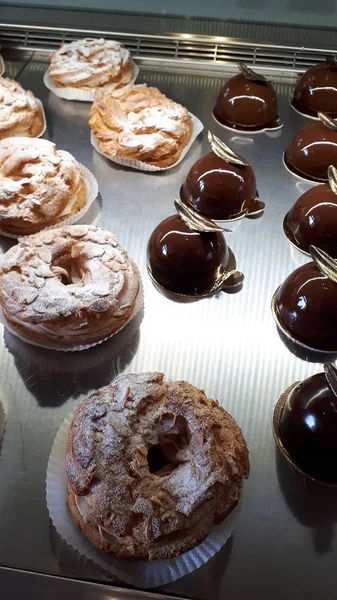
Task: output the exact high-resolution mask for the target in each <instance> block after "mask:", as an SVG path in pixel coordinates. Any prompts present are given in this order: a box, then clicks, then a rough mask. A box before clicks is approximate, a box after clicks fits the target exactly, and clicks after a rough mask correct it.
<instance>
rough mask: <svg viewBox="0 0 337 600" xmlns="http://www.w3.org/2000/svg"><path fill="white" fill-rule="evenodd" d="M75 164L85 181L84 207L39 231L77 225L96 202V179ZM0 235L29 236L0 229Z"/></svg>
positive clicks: (85, 168)
mask: <svg viewBox="0 0 337 600" xmlns="http://www.w3.org/2000/svg"><path fill="white" fill-rule="evenodd" d="M77 164H78V166H79V168H80V171H81V173H82V175H83V179H84V181H85V185H86V188H87V200H86V203H85V205H84V206H83V208H81V210H79V211H77V213H75V214H74V215H72V216H71V217H69V218H68V219H64V220H63V221H60V222H59V223H55V224H54V225H49V226H46V227H41V229H40V230H39V231H43V230H45V229H58V228H59V227H65V226H66V225H74V223H77V221H79V220H80V219H82V217H84V215H85V214H86V213H87V212H88V210H89V208H90V207H91V205H92V203H93V202H94V201H95V200H96V198H97V195H98V183H97V180H96V177H95V176H94V175H93V173H92V172H91V171H89V169H87V167H85V166H84V165H82V164H81V163H77ZM0 235H2V236H4V237H8V238H11V239H20V238H22V237H24V236H25V235H29V233H27V234H18V233H7V231H4V230H3V229H0Z"/></svg>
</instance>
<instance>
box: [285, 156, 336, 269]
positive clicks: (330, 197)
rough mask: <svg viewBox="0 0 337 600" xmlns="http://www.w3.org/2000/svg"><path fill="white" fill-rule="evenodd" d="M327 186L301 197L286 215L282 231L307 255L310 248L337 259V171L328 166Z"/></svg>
mask: <svg viewBox="0 0 337 600" xmlns="http://www.w3.org/2000/svg"><path fill="white" fill-rule="evenodd" d="M328 175H329V183H325V184H323V185H318V186H315V187H312V188H311V189H310V190H308V191H307V192H305V193H304V194H302V196H300V197H299V199H298V200H297V201H296V202H295V204H294V206H293V207H292V208H291V210H290V211H289V212H288V214H287V215H286V216H285V219H284V222H283V230H284V233H285V235H286V236H287V238H288V240H289V241H290V243H291V244H293V245H294V246H295V247H296V248H298V249H299V250H301V251H302V252H305V253H306V254H309V248H310V246H317V247H318V248H321V249H322V250H325V252H327V253H328V254H329V255H330V256H331V257H332V258H337V169H336V168H335V167H333V166H332V165H330V167H329V169H328Z"/></svg>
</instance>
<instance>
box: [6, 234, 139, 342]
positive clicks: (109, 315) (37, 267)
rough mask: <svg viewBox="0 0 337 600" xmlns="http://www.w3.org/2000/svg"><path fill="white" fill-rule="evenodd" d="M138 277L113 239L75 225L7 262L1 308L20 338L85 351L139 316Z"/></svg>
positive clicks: (20, 247) (23, 243) (31, 242)
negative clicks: (136, 313)
mask: <svg viewBox="0 0 337 600" xmlns="http://www.w3.org/2000/svg"><path fill="white" fill-rule="evenodd" d="M139 296H140V297H141V282H140V276H139V274H138V270H137V268H136V266H135V265H134V263H133V262H132V261H131V260H130V259H129V257H128V255H127V253H126V252H125V250H124V249H123V248H122V247H121V246H120V245H119V244H118V242H117V240H116V238H115V237H114V236H113V235H112V233H110V232H108V231H103V230H101V229H99V228H98V227H94V226H90V225H70V226H65V227H60V228H58V229H53V230H44V231H40V232H39V233H35V234H34V235H29V236H25V237H23V238H21V239H20V240H19V243H18V244H16V245H15V246H13V247H12V248H10V249H9V250H8V251H7V252H6V253H5V254H4V256H3V258H2V262H1V267H0V306H1V307H2V311H3V315H4V318H5V321H6V322H7V323H8V325H9V327H10V329H11V330H13V331H14V332H16V333H17V334H18V335H19V337H23V338H24V339H25V340H26V341H31V342H33V343H38V344H39V343H40V344H45V343H46V342H53V343H56V344H57V345H58V347H60V348H61V349H62V347H67V348H69V347H73V349H74V350H81V349H82V348H81V346H82V345H83V344H86V345H87V344H90V345H92V344H95V343H98V342H100V341H103V340H105V339H106V338H108V337H109V336H111V335H113V334H114V333H116V332H117V331H119V329H121V328H122V327H124V325H126V323H127V322H128V321H129V320H130V319H131V318H132V317H133V316H134V314H135V308H136V302H137V300H138V297H139Z"/></svg>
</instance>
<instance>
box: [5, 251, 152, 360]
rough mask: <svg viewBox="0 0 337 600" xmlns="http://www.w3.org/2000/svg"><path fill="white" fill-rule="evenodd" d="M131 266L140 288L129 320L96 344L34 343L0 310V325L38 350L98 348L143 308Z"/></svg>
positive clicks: (141, 297)
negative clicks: (11, 323)
mask: <svg viewBox="0 0 337 600" xmlns="http://www.w3.org/2000/svg"><path fill="white" fill-rule="evenodd" d="M132 264H133V266H134V267H135V269H136V270H137V273H138V277H139V281H140V287H139V291H138V296H137V298H136V304H135V308H134V311H133V313H132V314H131V316H130V317H129V319H128V320H127V321H125V323H124V324H123V325H122V327H121V328H120V329H118V331H115V332H114V333H112V334H111V335H108V336H107V337H105V338H103V339H102V340H99V341H98V342H94V343H93V344H81V345H69V346H65V345H61V344H58V343H57V342H52V341H49V340H45V341H44V342H43V343H41V342H36V341H35V340H32V339H30V338H29V337H26V336H25V335H23V334H22V333H21V332H18V331H17V330H16V329H14V328H13V327H11V325H10V323H8V321H7V319H6V318H5V316H4V314H3V311H2V309H1V308H0V323H2V325H3V326H4V327H6V328H7V329H8V331H10V333H12V334H13V335H16V336H17V337H18V338H20V340H22V341H23V342H27V343H28V344H31V345H32V346H38V347H39V348H46V349H47V350H57V351H59V352H81V351H82V350H88V349H89V348H93V347H94V346H98V345H99V344H102V343H103V342H106V340H109V339H110V338H112V337H113V336H114V335H117V334H118V333H119V332H120V331H122V330H123V329H124V327H125V326H126V325H127V324H128V323H130V321H131V320H132V319H133V318H134V317H135V316H136V315H137V314H138V312H139V311H140V310H141V309H142V308H143V305H144V291H143V284H142V280H141V277H140V273H139V270H138V267H137V266H136V264H135V263H134V262H133V261H132Z"/></svg>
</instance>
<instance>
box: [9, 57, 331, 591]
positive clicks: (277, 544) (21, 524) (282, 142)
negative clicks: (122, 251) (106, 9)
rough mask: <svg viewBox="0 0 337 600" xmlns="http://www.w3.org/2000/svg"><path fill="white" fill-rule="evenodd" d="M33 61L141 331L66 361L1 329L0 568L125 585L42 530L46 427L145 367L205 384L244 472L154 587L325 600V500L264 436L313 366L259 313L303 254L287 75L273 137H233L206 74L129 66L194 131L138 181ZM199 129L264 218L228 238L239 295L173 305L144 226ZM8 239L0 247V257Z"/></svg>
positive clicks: (30, 70) (84, 110) (150, 223)
mask: <svg viewBox="0 0 337 600" xmlns="http://www.w3.org/2000/svg"><path fill="white" fill-rule="evenodd" d="M14 66H15V65H14ZM14 66H13V69H14ZM46 67H47V65H46V63H45V62H42V61H41V62H38V61H31V62H30V63H29V64H28V65H27V66H26V68H25V69H24V70H23V71H22V72H21V74H20V76H19V81H20V82H21V83H22V85H23V86H24V87H27V88H30V89H32V90H33V91H34V92H35V94H36V95H37V96H38V97H39V98H41V100H42V101H43V103H44V106H45V111H46V117H47V123H48V130H47V133H46V137H47V138H49V139H50V140H52V141H53V142H55V143H56V144H57V146H58V147H59V148H64V149H66V150H68V151H70V152H72V153H73V154H74V156H75V157H76V158H77V159H78V160H79V161H80V162H82V163H83V164H85V165H86V166H87V167H88V168H89V169H91V170H92V171H93V172H94V174H95V175H96V177H97V179H98V182H99V186H100V197H99V200H98V201H97V202H96V203H95V204H94V206H93V208H92V209H91V210H90V213H89V214H88V215H87V217H86V218H85V222H89V219H90V220H92V222H95V223H96V224H98V225H100V226H102V227H104V228H106V229H109V230H111V231H112V232H113V233H114V234H115V235H116V236H117V238H118V239H119V241H120V242H121V243H122V244H123V246H125V248H126V249H127V250H128V252H129V253H130V255H131V256H132V257H133V259H134V260H135V261H136V262H137V264H138V266H139V268H140V270H141V273H142V276H143V282H144V289H145V314H144V319H143V322H142V323H141V326H140V329H139V330H138V331H137V330H135V331H134V330H132V329H131V330H130V329H129V330H126V332H125V335H124V337H123V339H122V340H119V342H118V343H117V342H115V341H113V342H108V343H106V344H103V345H102V346H100V347H98V348H96V349H93V350H89V351H87V352H84V353H80V354H78V353H77V354H75V355H65V354H63V353H53V352H49V351H45V350H39V349H34V348H33V347H31V346H29V345H26V344H25V343H23V342H20V340H18V339H16V338H15V337H13V336H12V335H11V334H9V333H7V332H5V331H3V329H2V326H0V327H1V329H0V364H1V377H0V398H2V399H5V401H6V402H7V403H8V421H7V427H6V431H5V435H4V438H3V443H2V447H1V451H0V532H1V534H0V565H2V566H8V567H15V568H19V569H24V570H28V571H35V572H40V573H45V574H50V575H61V576H63V577H69V578H74V579H81V580H91V581H100V582H105V583H106V582H112V583H114V584H117V585H121V586H123V585H124V584H123V583H121V582H115V581H113V580H112V579H111V578H110V577H109V576H108V575H107V574H105V573H103V572H102V571H101V570H100V568H98V567H96V566H95V565H93V564H92V563H88V562H87V561H86V560H85V559H83V558H81V557H79V556H78V555H77V554H76V553H75V552H74V551H72V550H71V549H70V548H69V547H68V546H67V545H66V544H65V543H64V542H63V541H62V540H61V539H60V538H59V536H58V535H57V534H56V533H55V530H54V529H53V527H52V526H51V524H50V522H49V518H48V513H47V508H46V500H45V472H46V466H47V461H48V456H49V452H50V449H51V446H52V443H53V439H54V437H55V434H56V432H57V429H58V427H59V426H60V424H61V422H62V421H63V419H64V418H65V416H66V415H67V414H68V413H69V412H70V411H72V410H73V408H74V407H75V406H76V404H77V403H78V402H79V401H80V399H81V398H82V397H83V396H84V395H85V394H87V393H88V392H89V391H90V390H91V389H93V388H98V387H100V386H102V385H105V384H107V383H108V382H109V381H110V380H111V379H112V378H113V377H114V376H115V375H117V374H118V373H119V372H121V371H127V372H141V371H147V370H151V371H153V370H158V371H163V372H164V373H165V375H166V377H167V378H171V379H180V378H183V379H186V380H188V381H190V382H191V383H193V384H194V385H196V386H198V387H200V388H204V389H205V391H206V393H207V394H208V396H209V397H211V398H217V399H218V400H219V402H220V403H221V405H222V406H224V407H225V408H226V409H227V410H228V411H229V412H230V413H231V414H232V415H233V416H234V417H235V419H236V420H237V422H238V423H239V425H240V426H241V427H242V429H243V432H244V435H245V437H246V440H247V443H248V447H249V450H250V459H251V475H250V478H249V480H248V482H247V484H246V485H245V487H244V493H243V499H242V511H241V518H240V522H239V523H238V526H237V527H236V529H235V531H234V535H233V536H232V538H231V540H230V541H229V542H228V543H227V545H226V546H225V547H224V548H223V550H222V551H221V552H219V553H218V554H217V555H216V556H215V557H214V558H213V559H212V560H211V561H210V562H209V563H208V564H207V565H205V566H204V567H202V568H200V569H199V570H198V571H195V572H194V573H192V574H191V575H189V576H187V577H185V578H183V579H181V580H180V581H177V582H175V583H173V584H171V585H167V586H166V587H165V588H164V589H163V590H157V592H162V593H164V592H167V593H170V594H173V595H179V596H186V597H189V598H195V599H200V600H208V599H210V598H212V599H214V600H215V599H219V600H220V599H222V598H227V599H228V600H247V598H259V599H260V600H269V599H270V598H273V599H274V600H284V598H287V600H300V599H305V600H309V599H310V600H328V598H334V597H335V596H336V589H337V569H336V552H337V544H336V536H335V532H334V523H335V521H336V519H337V502H336V497H335V494H334V493H333V492H331V491H327V490H326V489H320V488H317V487H313V486H310V487H309V486H308V484H307V483H306V482H305V481H304V480H301V479H299V478H298V477H297V476H295V475H294V474H293V473H292V472H291V471H290V470H289V468H288V466H287V465H285V464H284V463H283V462H282V460H281V459H280V458H279V456H278V453H277V452H275V445H274V440H273V435H272V430H271V418H272V411H273V406H274V403H275V402H276V400H277V398H278V396H279V395H280V393H281V392H282V390H284V389H285V388H286V387H287V386H289V385H290V384H291V383H292V382H294V381H298V380H301V379H303V378H305V377H307V376H309V375H312V374H314V373H316V372H318V371H320V370H321V369H322V366H321V364H320V363H319V362H315V360H317V359H316V358H315V357H309V358H310V360H303V358H301V357H299V356H295V355H294V354H293V352H292V351H291V350H290V349H288V348H287V347H286V346H285V344H284V343H283V341H282V340H281V338H280V336H279V334H278V332H277V329H276V326H275V323H274V320H273V317H272V314H271V310H270V302H271V297H272V294H273V292H274V290H275V289H276V287H277V286H278V285H279V284H280V283H281V282H282V281H283V279H284V278H285V277H286V276H287V275H288V274H289V273H290V272H291V271H293V270H294V269H295V268H296V267H297V266H298V261H300V262H301V261H303V260H306V257H301V255H299V254H297V253H295V252H294V250H293V249H292V248H291V246H290V244H289V243H288V241H287V239H286V238H285V236H284V234H283V231H282V221H283V217H284V215H285V214H286V212H287V211H288V210H289V209H290V207H291V205H292V204H293V202H294V201H295V200H296V199H297V197H298V196H299V195H300V194H301V193H302V192H303V191H304V190H306V189H308V187H309V185H308V184H306V183H302V182H300V181H298V180H297V179H296V178H294V177H292V176H291V175H290V174H289V173H288V172H287V171H286V170H285V168H284V167H283V165H282V153H283V151H284V149H285V148H286V146H287V144H288V142H289V141H290V140H291V138H292V136H293V135H294V134H295V132H296V130H297V129H299V128H300V127H302V126H304V125H305V124H306V123H307V121H306V120H305V119H304V118H303V117H301V116H300V115H298V114H296V113H295V112H294V111H293V110H292V109H291V107H290V106H289V100H288V98H289V94H290V91H291V88H292V86H293V81H290V83H289V81H288V82H287V81H286V80H285V81H284V82H281V83H280V82H279V83H277V84H276V89H277V92H278V98H279V112H280V115H281V119H282V120H283V122H284V128H283V129H282V130H281V132H280V133H279V136H278V137H272V136H268V135H266V134H261V135H254V136H251V137H249V136H244V137H242V136H239V135H237V134H235V133H231V132H230V131H227V130H225V129H222V128H221V127H220V126H218V125H217V124H216V123H215V122H214V120H213V118H212V108H213V104H214V101H215V98H216V95H217V92H218V90H219V88H220V86H221V79H219V78H216V77H213V76H212V77H207V76H204V75H203V76H201V75H200V76H198V75H197V74H193V75H191V74H190V75H189V74H188V73H186V74H183V73H181V72H179V75H177V74H175V73H174V72H169V71H165V72H164V71H143V70H142V71H141V73H140V81H144V82H145V81H146V82H148V83H149V84H150V85H154V86H158V87H159V88H160V89H161V90H162V91H163V92H164V93H166V94H167V95H168V96H169V97H171V98H173V99H174V100H176V101H178V102H180V103H182V104H184V105H185V106H187V107H188V109H189V110H190V111H191V112H193V113H194V114H195V115H197V116H198V117H199V118H200V119H201V120H202V122H203V123H204V125H205V132H204V134H203V135H201V136H200V137H199V138H198V139H197V141H196V142H195V143H194V145H193V147H192V149H191V150H190V152H189V153H188V155H187V156H186V158H185V160H184V161H183V162H182V163H181V164H180V165H179V166H178V167H177V168H173V169H171V170H169V171H166V172H163V173H154V174H153V173H141V172H137V171H133V170H127V169H124V168H122V167H119V166H117V165H114V164H112V163H110V162H109V161H107V160H105V159H104V158H103V157H102V156H100V155H99V154H97V152H95V151H94V149H93V148H92V147H91V145H90V142H89V127H88V125H87V118H88V112H89V106H88V105H87V104H83V103H74V102H72V103H71V102H67V101H63V100H59V99H58V98H56V97H55V96H54V95H53V94H51V93H50V92H49V91H48V90H47V89H46V88H45V87H44V85H43V82H42V77H43V73H44V71H45V69H46ZM13 72H14V70H13ZM225 76H226V74H225V73H224V77H225ZM208 128H210V129H211V130H212V131H213V132H214V133H216V134H217V135H219V136H220V137H221V138H222V139H223V140H224V141H225V142H227V143H228V144H230V145H231V147H232V148H233V149H234V150H236V151H237V152H239V153H241V154H242V155H243V156H244V157H245V158H246V159H247V160H248V161H249V162H250V163H251V164H252V166H253V167H254V170H255V174H256V177H257V183H258V190H259V193H260V199H261V200H263V201H264V202H265V203H266V210H265V213H264V215H263V217H262V218H259V219H255V220H253V219H251V220H249V219H244V220H242V221H241V222H239V223H237V224H235V226H233V229H234V231H233V232H232V233H230V234H227V240H228V243H229V245H230V247H231V248H232V250H233V252H234V253H235V256H236V260H237V267H238V269H239V270H241V271H242V272H243V273H244V274H245V281H244V285H243V289H242V290H241V291H240V292H239V293H237V294H231V295H230V294H223V293H222V294H220V295H218V296H216V297H212V298H209V299H204V300H202V301H199V302H194V303H189V304H178V303H175V302H172V301H171V300H168V299H167V298H165V297H163V296H162V295H161V294H160V293H158V291H156V289H155V288H154V286H153V285H152V283H151V282H150V279H149V277H148V275H147V272H146V245H147V240H148V238H149V235H150V233H151V232H152V230H153V228H154V227H155V226H156V225H157V224H158V223H159V221H161V220H162V219H164V218H165V217H167V216H168V215H170V214H172V213H173V212H174V208H173V200H174V198H175V197H176V196H177V194H178V191H179V188H180V186H181V184H182V182H183V180H184V177H185V176H186V174H187V172H188V170H189V168H190V167H191V165H192V164H193V163H194V162H195V160H197V159H198V158H199V157H200V156H201V155H202V154H204V153H206V152H207V151H208V143H207V135H206V132H207V129H208ZM233 225H234V224H233ZM11 244H12V242H11V241H10V240H6V239H1V240H0V247H1V252H4V251H6V249H7V248H8V247H9V246H10V245H11ZM123 345H124V347H123ZM318 360H322V358H319V359H318Z"/></svg>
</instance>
